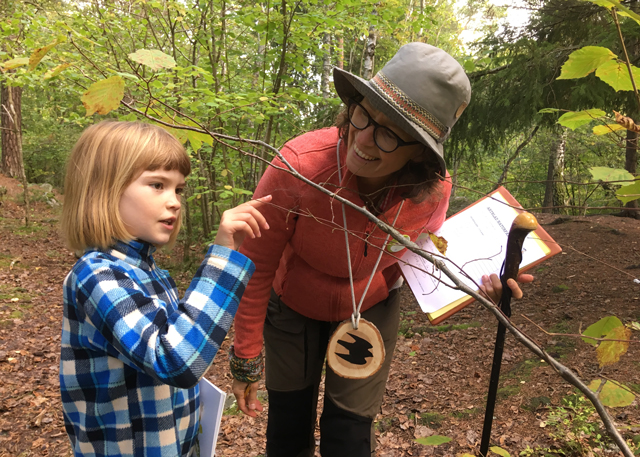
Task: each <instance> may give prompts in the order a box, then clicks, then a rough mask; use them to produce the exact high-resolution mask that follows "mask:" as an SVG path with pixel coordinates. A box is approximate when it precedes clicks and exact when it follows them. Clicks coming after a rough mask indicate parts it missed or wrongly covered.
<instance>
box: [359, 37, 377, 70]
mask: <svg viewBox="0 0 640 457" xmlns="http://www.w3.org/2000/svg"><path fill="white" fill-rule="evenodd" d="M375 55H376V30H375V28H374V27H373V25H371V26H369V36H368V37H367V43H366V44H365V46H364V72H363V74H362V77H363V78H364V79H371V78H372V77H373V62H374V58H375Z"/></svg>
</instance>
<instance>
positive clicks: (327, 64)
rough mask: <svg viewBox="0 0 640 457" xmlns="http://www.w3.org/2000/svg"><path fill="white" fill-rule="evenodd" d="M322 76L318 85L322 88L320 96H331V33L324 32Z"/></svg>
mask: <svg viewBox="0 0 640 457" xmlns="http://www.w3.org/2000/svg"><path fill="white" fill-rule="evenodd" d="M322 54H323V56H322V76H321V79H320V86H321V89H322V98H329V97H331V88H330V85H329V80H330V79H331V34H330V33H328V32H325V33H324V36H323V37H322Z"/></svg>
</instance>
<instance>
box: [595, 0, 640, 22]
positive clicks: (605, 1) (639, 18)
mask: <svg viewBox="0 0 640 457" xmlns="http://www.w3.org/2000/svg"><path fill="white" fill-rule="evenodd" d="M585 1H587V2H591V3H594V4H596V5H599V6H602V7H603V8H606V9H608V10H610V9H611V8H614V7H615V8H616V9H617V10H618V13H617V14H618V15H619V16H626V17H630V18H631V19H633V20H634V21H636V22H637V23H638V24H640V15H638V14H637V13H635V12H633V11H631V10H630V9H629V8H627V7H626V6H624V5H622V4H620V2H618V1H616V0H585Z"/></svg>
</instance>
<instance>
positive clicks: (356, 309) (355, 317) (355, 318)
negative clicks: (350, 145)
mask: <svg viewBox="0 0 640 457" xmlns="http://www.w3.org/2000/svg"><path fill="white" fill-rule="evenodd" d="M341 142H342V139H339V140H338V145H337V147H336V155H337V159H338V179H339V180H340V183H342V168H341V167H340V144H341ZM341 205H342V221H343V226H344V241H345V244H346V246H347V266H348V267H349V285H350V286H351V303H352V305H353V314H352V315H351V325H352V326H353V329H354V330H358V325H359V324H360V309H361V308H362V304H363V303H364V297H366V295H367V292H368V291H369V286H370V285H371V282H372V281H373V277H374V276H375V274H376V270H377V269H378V265H379V264H380V260H381V259H382V254H384V250H385V248H386V246H387V242H388V241H389V237H390V236H391V235H390V234H388V233H387V237H386V238H385V240H384V243H383V244H382V247H381V248H380V253H379V254H378V259H377V260H376V264H375V265H374V267H373V271H372V272H371V276H369V281H368V282H367V286H366V287H365V288H364V292H362V297H361V298H360V303H358V306H356V291H355V287H354V286H353V271H352V269H351V249H350V247H349V230H348V229H347V214H346V211H345V207H344V203H341ZM403 205H404V200H402V201H401V202H400V207H399V208H398V212H397V213H396V217H395V219H394V220H393V224H392V225H395V224H396V221H397V220H398V216H400V211H402V207H403ZM374 230H375V229H374ZM372 233H373V231H372ZM365 243H368V241H366V240H365Z"/></svg>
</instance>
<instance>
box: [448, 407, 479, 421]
mask: <svg viewBox="0 0 640 457" xmlns="http://www.w3.org/2000/svg"><path fill="white" fill-rule="evenodd" d="M479 412H480V408H470V409H465V410H463V411H454V412H453V413H451V415H452V416H453V417H455V418H456V419H461V420H465V419H470V418H472V417H475V416H477V415H478V413H479Z"/></svg>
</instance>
